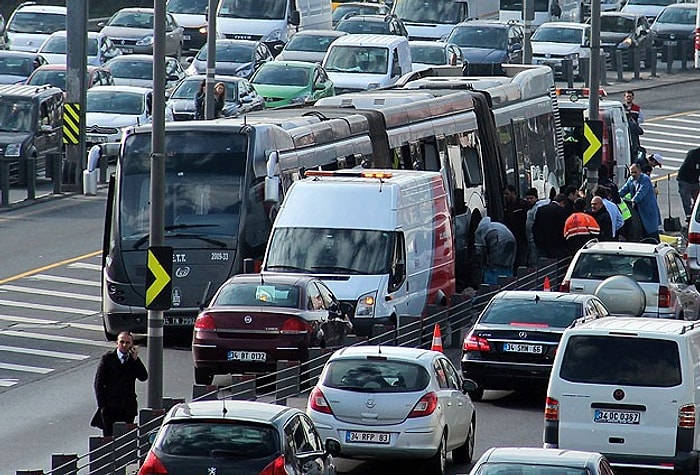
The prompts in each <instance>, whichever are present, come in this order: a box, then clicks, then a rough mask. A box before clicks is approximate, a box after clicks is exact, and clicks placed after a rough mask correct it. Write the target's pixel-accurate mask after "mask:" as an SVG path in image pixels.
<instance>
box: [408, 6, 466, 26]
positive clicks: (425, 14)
mask: <svg viewBox="0 0 700 475" xmlns="http://www.w3.org/2000/svg"><path fill="white" fill-rule="evenodd" d="M465 5H466V4H465V3H464V2H456V1H454V0H401V1H397V2H396V6H395V7H394V13H395V14H396V16H398V17H399V18H401V19H402V20H403V21H404V22H406V23H428V24H438V23H443V24H451V25H456V24H457V23H459V22H461V21H463V20H465V19H466V18H463V16H464V15H463V11H464V9H465Z"/></svg>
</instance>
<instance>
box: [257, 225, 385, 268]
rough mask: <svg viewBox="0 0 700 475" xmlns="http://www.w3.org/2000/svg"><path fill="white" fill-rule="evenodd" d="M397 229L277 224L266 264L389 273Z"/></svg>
mask: <svg viewBox="0 0 700 475" xmlns="http://www.w3.org/2000/svg"><path fill="white" fill-rule="evenodd" d="M395 238H396V237H395V233H393V232H389V231H371V230H364V229H328V228H278V229H276V230H275V232H274V233H273V235H272V237H271V240H272V241H271V243H270V246H269V249H270V253H269V254H268V256H267V263H266V265H265V268H266V269H267V270H270V271H280V272H285V271H286V272H302V273H323V274H359V275H363V274H364V275H379V274H388V273H389V271H390V262H391V257H392V250H393V248H394V240H395Z"/></svg>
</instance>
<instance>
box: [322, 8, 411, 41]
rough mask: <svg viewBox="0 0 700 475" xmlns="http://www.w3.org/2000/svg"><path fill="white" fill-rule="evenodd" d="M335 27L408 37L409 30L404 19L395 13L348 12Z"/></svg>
mask: <svg viewBox="0 0 700 475" xmlns="http://www.w3.org/2000/svg"><path fill="white" fill-rule="evenodd" d="M335 29H336V30H338V31H344V32H346V33H351V34H353V33H356V34H374V35H399V36H405V37H406V38H408V30H407V29H406V27H405V26H404V24H403V21H401V19H400V18H399V17H397V16H396V15H393V14H388V15H353V14H348V15H346V16H345V17H343V19H342V20H340V21H339V22H338V24H337V25H336V26H335Z"/></svg>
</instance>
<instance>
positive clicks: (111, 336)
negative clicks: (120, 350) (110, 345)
mask: <svg viewBox="0 0 700 475" xmlns="http://www.w3.org/2000/svg"><path fill="white" fill-rule="evenodd" d="M102 328H104V331H105V338H106V339H107V341H117V335H114V334H112V333H110V332H108V331H107V325H106V324H105V322H104V320H102Z"/></svg>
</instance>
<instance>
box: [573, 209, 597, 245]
mask: <svg viewBox="0 0 700 475" xmlns="http://www.w3.org/2000/svg"><path fill="white" fill-rule="evenodd" d="M599 234H600V226H599V225H598V222H597V221H596V220H595V218H594V217H593V216H591V215H590V214H587V213H581V212H578V213H574V214H572V215H571V216H569V217H568V218H566V222H565V223H564V239H569V238H570V237H573V236H589V235H593V236H597V235H599Z"/></svg>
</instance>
